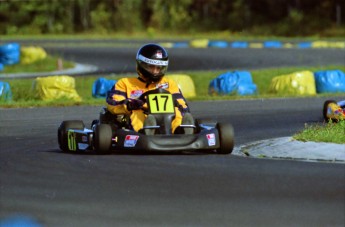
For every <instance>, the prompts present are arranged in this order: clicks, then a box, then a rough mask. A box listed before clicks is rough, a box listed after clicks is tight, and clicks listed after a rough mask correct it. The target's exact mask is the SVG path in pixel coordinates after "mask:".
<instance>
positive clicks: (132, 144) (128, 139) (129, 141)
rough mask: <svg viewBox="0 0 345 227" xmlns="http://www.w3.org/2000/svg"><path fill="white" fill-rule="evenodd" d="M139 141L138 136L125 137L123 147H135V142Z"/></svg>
mask: <svg viewBox="0 0 345 227" xmlns="http://www.w3.org/2000/svg"><path fill="white" fill-rule="evenodd" d="M138 139H139V136H137V135H127V136H126V138H125V143H124V145H123V146H124V147H135V144H137V141H138Z"/></svg>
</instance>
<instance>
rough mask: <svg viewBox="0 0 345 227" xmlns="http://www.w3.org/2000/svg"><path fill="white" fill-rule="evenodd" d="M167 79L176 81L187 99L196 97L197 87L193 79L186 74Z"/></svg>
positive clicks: (171, 76)
mask: <svg viewBox="0 0 345 227" xmlns="http://www.w3.org/2000/svg"><path fill="white" fill-rule="evenodd" d="M166 77H167V78H170V79H172V80H174V81H175V82H176V83H177V85H178V87H179V88H180V90H181V92H182V94H183V96H184V97H185V98H192V97H195V96H196V92H195V86H194V82H193V80H192V78H191V77H190V76H188V75H184V74H171V75H167V76H166Z"/></svg>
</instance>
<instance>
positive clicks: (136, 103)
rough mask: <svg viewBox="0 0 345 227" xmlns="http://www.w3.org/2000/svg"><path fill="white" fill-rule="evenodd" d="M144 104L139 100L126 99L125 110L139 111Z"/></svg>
mask: <svg viewBox="0 0 345 227" xmlns="http://www.w3.org/2000/svg"><path fill="white" fill-rule="evenodd" d="M143 105H144V102H143V101H141V100H139V99H127V100H126V106H127V110H129V111H132V110H139V109H141V108H142V107H143Z"/></svg>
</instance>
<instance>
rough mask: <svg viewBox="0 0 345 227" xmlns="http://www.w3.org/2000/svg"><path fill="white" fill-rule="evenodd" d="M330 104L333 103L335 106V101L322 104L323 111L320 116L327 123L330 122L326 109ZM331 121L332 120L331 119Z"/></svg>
mask: <svg viewBox="0 0 345 227" xmlns="http://www.w3.org/2000/svg"><path fill="white" fill-rule="evenodd" d="M331 103H335V104H337V102H336V101H334V100H326V101H325V102H324V103H323V111H322V114H323V119H324V120H325V121H326V122H328V121H329V120H330V118H328V117H327V109H328V105H329V104H331ZM331 120H332V119H331Z"/></svg>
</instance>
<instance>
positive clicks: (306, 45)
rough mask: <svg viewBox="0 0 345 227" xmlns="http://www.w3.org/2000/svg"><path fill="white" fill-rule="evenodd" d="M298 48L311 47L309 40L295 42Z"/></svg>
mask: <svg viewBox="0 0 345 227" xmlns="http://www.w3.org/2000/svg"><path fill="white" fill-rule="evenodd" d="M297 47H299V48H311V42H301V43H298V44H297Z"/></svg>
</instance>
